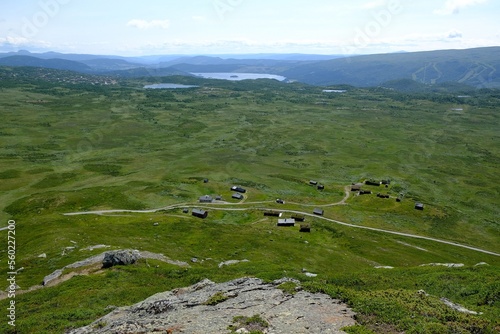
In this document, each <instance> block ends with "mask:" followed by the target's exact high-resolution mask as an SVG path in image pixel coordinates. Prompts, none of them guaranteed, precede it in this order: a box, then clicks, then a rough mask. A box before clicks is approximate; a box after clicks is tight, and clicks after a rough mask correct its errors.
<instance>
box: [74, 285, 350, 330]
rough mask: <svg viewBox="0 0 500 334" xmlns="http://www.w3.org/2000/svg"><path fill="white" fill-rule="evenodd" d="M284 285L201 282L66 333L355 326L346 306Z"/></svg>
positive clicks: (161, 295) (118, 311)
mask: <svg viewBox="0 0 500 334" xmlns="http://www.w3.org/2000/svg"><path fill="white" fill-rule="evenodd" d="M288 281H291V280H290V279H286V278H285V279H281V280H278V281H274V282H273V283H264V282H263V281H262V280H260V279H257V278H248V277H245V278H240V279H236V280H233V281H230V282H226V283H220V284H216V283H214V282H212V281H210V280H207V279H205V280H203V281H201V282H199V283H197V284H194V285H192V286H190V287H187V288H181V289H175V290H172V291H168V292H162V293H158V294H155V295H153V296H151V297H149V298H148V299H146V300H144V301H142V302H140V303H137V304H135V305H133V306H130V307H121V308H117V309H115V310H114V311H113V312H111V313H109V314H108V315H106V316H104V317H102V318H101V319H98V320H97V321H95V322H94V323H92V324H90V325H89V326H86V327H82V328H79V329H76V330H73V331H71V332H70V333H71V334H86V333H116V334H127V333H171V334H173V333H186V334H187V333H199V334H201V333H203V334H210V333H213V334H220V333H231V331H233V333H248V332H250V331H252V330H253V331H255V330H259V331H261V332H262V333H269V334H270V333H274V334H291V333H294V334H299V333H308V334H311V333H344V332H343V331H342V330H341V328H343V327H345V326H349V325H354V324H355V321H354V313H353V312H352V311H351V310H350V309H349V308H348V307H347V305H345V304H342V303H341V302H339V301H338V300H335V299H332V298H331V297H330V296H328V295H325V294H320V293H310V292H306V291H302V290H301V289H300V288H297V289H296V290H297V291H296V293H294V294H290V293H287V292H284V291H283V290H282V289H280V288H278V286H279V285H280V284H282V283H284V282H288ZM293 282H294V283H296V284H299V282H298V281H293ZM238 319H239V320H238ZM242 319H243V320H242ZM245 319H258V320H259V321H257V322H253V323H252V322H250V321H247V322H245ZM230 326H231V327H230ZM229 328H231V329H229Z"/></svg>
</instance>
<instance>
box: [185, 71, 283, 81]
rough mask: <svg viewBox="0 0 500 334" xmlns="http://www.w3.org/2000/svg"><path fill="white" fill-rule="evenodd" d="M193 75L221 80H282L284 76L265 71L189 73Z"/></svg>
mask: <svg viewBox="0 0 500 334" xmlns="http://www.w3.org/2000/svg"><path fill="white" fill-rule="evenodd" d="M191 74H193V75H196V76H199V77H202V78H205V79H222V80H233V81H238V80H248V79H251V80H255V79H274V80H278V81H284V80H286V78H285V77H284V76H281V75H275V74H266V73H191Z"/></svg>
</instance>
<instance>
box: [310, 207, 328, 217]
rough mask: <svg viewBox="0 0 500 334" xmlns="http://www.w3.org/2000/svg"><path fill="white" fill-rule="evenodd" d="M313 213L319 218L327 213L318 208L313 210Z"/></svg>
mask: <svg viewBox="0 0 500 334" xmlns="http://www.w3.org/2000/svg"><path fill="white" fill-rule="evenodd" d="M313 213H314V214H315V215H318V216H323V213H325V212H324V211H323V209H319V208H316V209H314V210H313Z"/></svg>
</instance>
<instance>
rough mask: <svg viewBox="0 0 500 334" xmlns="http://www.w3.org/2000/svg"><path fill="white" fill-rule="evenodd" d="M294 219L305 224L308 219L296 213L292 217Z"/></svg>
mask: <svg viewBox="0 0 500 334" xmlns="http://www.w3.org/2000/svg"><path fill="white" fill-rule="evenodd" d="M292 218H293V219H295V220H296V221H298V222H303V221H304V220H306V217H305V216H304V215H300V214H298V213H294V214H293V215H292Z"/></svg>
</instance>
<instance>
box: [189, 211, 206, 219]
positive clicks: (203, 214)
mask: <svg viewBox="0 0 500 334" xmlns="http://www.w3.org/2000/svg"><path fill="white" fill-rule="evenodd" d="M191 214H192V215H193V216H195V217H198V218H202V219H205V218H207V216H208V211H205V210H202V209H193V211H192V212H191Z"/></svg>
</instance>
